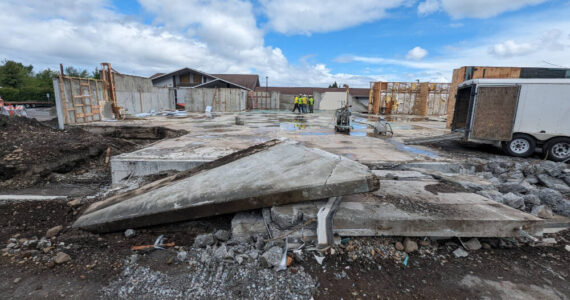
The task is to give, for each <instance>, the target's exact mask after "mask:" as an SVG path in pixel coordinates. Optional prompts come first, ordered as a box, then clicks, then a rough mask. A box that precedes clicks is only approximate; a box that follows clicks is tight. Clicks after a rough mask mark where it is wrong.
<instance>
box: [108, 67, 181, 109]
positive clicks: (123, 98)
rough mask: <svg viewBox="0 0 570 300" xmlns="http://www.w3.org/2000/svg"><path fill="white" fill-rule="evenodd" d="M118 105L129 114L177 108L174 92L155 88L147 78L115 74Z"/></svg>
mask: <svg viewBox="0 0 570 300" xmlns="http://www.w3.org/2000/svg"><path fill="white" fill-rule="evenodd" d="M114 77H115V91H116V95H117V104H118V105H119V106H120V107H123V108H124V109H125V111H126V113H127V114H138V113H143V112H151V111H153V110H154V111H163V110H172V109H175V108H176V105H175V103H174V94H173V91H171V90H169V89H168V88H161V87H155V86H153V85H152V80H150V79H148V78H145V77H138V76H131V75H122V74H115V76H114Z"/></svg>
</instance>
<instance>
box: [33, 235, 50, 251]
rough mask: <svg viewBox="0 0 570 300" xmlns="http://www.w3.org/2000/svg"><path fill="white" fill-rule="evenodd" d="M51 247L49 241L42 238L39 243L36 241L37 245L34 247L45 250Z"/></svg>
mask: <svg viewBox="0 0 570 300" xmlns="http://www.w3.org/2000/svg"><path fill="white" fill-rule="evenodd" d="M48 247H51V241H49V240H48V239H46V238H45V237H42V238H41V239H40V240H39V241H38V245H37V246H36V248H37V249H45V248H48Z"/></svg>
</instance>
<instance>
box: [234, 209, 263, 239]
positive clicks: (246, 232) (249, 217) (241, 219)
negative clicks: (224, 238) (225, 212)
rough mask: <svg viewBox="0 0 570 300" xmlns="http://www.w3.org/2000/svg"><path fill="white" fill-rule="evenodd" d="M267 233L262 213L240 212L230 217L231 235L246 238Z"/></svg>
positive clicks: (236, 237)
mask: <svg viewBox="0 0 570 300" xmlns="http://www.w3.org/2000/svg"><path fill="white" fill-rule="evenodd" d="M266 233H267V228H266V227H265V222H264V221H263V217H262V215H261V214H260V213H259V212H257V211H252V212H240V213H237V214H235V216H234V217H233V219H232V237H233V238H234V239H238V238H241V239H244V240H247V239H249V238H250V237H252V236H256V235H264V234H266Z"/></svg>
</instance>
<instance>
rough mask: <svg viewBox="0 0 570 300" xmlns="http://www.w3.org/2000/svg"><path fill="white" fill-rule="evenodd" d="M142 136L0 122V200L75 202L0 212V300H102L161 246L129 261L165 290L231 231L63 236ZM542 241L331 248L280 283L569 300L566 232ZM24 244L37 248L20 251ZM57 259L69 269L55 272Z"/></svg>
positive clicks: (221, 221)
mask: <svg viewBox="0 0 570 300" xmlns="http://www.w3.org/2000/svg"><path fill="white" fill-rule="evenodd" d="M158 131H160V130H158ZM141 134H142V135H147V134H148V132H143V133H136V132H132V131H121V132H113V133H109V134H106V135H105V136H103V135H99V134H94V133H92V132H88V131H85V130H82V129H78V128H74V129H69V130H66V131H63V132H62V131H56V130H54V129H52V128H50V127H49V126H46V125H44V124H43V123H40V122H37V121H34V120H29V119H21V118H17V119H15V122H14V121H10V122H9V121H8V120H6V119H5V117H3V116H0V135H1V137H2V139H1V140H0V158H1V159H0V174H2V175H1V178H0V191H2V193H4V194H6V193H13V194H26V193H30V194H32V193H33V194H45V195H57V194H58V193H61V194H64V195H69V196H71V199H73V198H76V199H81V203H79V204H78V203H74V202H69V200H68V201H41V202H40V201H26V202H18V203H9V204H6V203H4V204H0V228H1V229H0V249H3V250H2V252H1V253H0V278H2V279H3V280H0V299H44V298H45V299H62V298H65V299H100V298H108V294H105V293H104V292H103V290H105V289H106V288H107V289H108V287H109V286H115V285H112V283H116V282H117V281H119V280H121V279H124V270H125V268H126V265H127V264H128V261H129V260H131V259H132V256H133V254H135V251H133V250H131V246H134V245H150V244H153V243H154V241H155V240H156V238H157V237H158V236H159V235H164V237H165V239H166V240H165V242H173V243H175V245H176V247H173V248H167V249H165V250H151V251H146V252H139V253H138V257H139V259H138V265H140V266H142V267H145V268H149V269H150V270H152V271H157V272H161V273H162V274H166V275H168V276H172V278H175V277H180V276H187V275H188V274H187V273H188V272H192V271H191V270H189V269H188V268H187V267H188V266H187V265H184V264H183V263H179V262H177V261H176V257H177V253H178V250H179V249H182V248H180V247H183V248H184V249H188V248H191V246H192V244H193V243H194V239H195V237H196V236H197V235H198V234H202V233H212V232H214V231H216V230H218V229H226V230H227V229H230V222H231V217H232V216H231V215H228V216H220V217H215V218H206V219H201V220H198V221H191V222H184V223H178V224H169V225H163V226H156V227H151V228H146V229H140V230H137V234H136V236H135V237H132V238H126V237H125V236H124V234H123V233H122V232H119V233H109V234H92V233H88V232H84V231H81V230H77V229H73V228H71V225H72V224H73V222H74V221H75V220H76V219H77V218H78V216H80V215H81V213H82V211H84V210H85V209H86V208H87V206H88V204H90V203H92V202H94V201H97V200H99V198H97V197H94V196H92V195H95V194H98V193H99V192H100V191H102V190H106V189H108V188H109V186H110V174H109V173H110V172H109V166H108V164H106V163H105V159H106V156H107V155H106V151H107V149H108V148H110V149H111V150H110V151H111V155H116V154H118V153H121V152H126V151H133V150H135V149H138V148H139V147H141V145H143V144H145V143H149V142H152V139H147V138H145V139H142V140H141V139H137V136H140V135H141ZM151 136H152V135H151ZM164 137H166V138H167V137H168V136H164ZM433 147H435V148H440V149H444V150H445V151H450V152H453V153H454V154H455V155H457V156H459V157H464V158H469V157H477V156H478V155H481V152H483V155H484V156H494V155H501V154H500V153H499V151H497V150H496V149H494V148H486V146H478V147H474V148H461V146H460V145H458V144H456V143H450V142H448V143H443V144H439V145H433ZM478 153H479V154H478ZM155 179H156V178H155ZM426 188H428V189H430V191H431V192H433V193H438V192H448V191H449V190H454V191H456V190H460V188H459V187H457V186H455V185H451V184H449V183H443V184H438V185H432V186H428V187H426ZM60 225H61V226H62V228H63V229H62V230H61V232H60V233H59V234H57V235H56V236H54V237H52V238H51V239H44V241H43V243H47V242H49V246H47V245H44V247H37V246H35V244H36V243H39V242H42V241H41V239H42V237H44V236H45V235H46V232H47V231H48V230H49V229H51V228H53V227H55V226H60ZM547 237H552V238H554V239H555V240H556V244H554V245H547V246H545V245H534V244H519V243H517V242H514V241H511V240H500V239H487V240H485V239H482V240H481V241H482V242H485V243H486V244H488V245H489V248H488V249H480V250H477V251H472V252H469V254H468V256H467V257H459V258H458V257H455V256H454V254H453V251H455V250H456V249H457V248H458V247H459V246H460V244H461V241H460V240H458V239H450V240H438V241H432V242H429V243H427V244H426V245H420V249H419V250H420V251H415V252H412V253H410V254H407V255H406V254H405V253H404V255H406V256H407V260H405V258H404V256H402V255H400V254H398V255H396V256H393V255H385V254H384V253H383V252H382V251H381V250H379V248H382V247H383V246H386V245H389V246H390V247H393V245H394V243H395V242H396V241H400V242H402V241H403V238H357V239H350V241H349V242H348V243H347V244H346V245H345V244H341V245H340V246H338V247H336V248H335V253H334V254H331V253H330V252H329V253H328V254H327V255H326V258H325V260H324V262H323V264H322V265H321V264H319V263H317V261H316V260H315V259H313V258H312V256H306V259H305V260H304V261H302V262H301V261H295V262H294V263H293V264H292V265H291V267H290V268H289V269H288V270H287V271H285V272H289V273H291V274H294V273H296V272H299V270H300V269H303V270H305V271H306V272H307V273H308V274H309V275H310V276H311V277H312V278H313V279H315V280H316V282H317V288H316V291H314V292H312V294H313V298H314V299H410V298H413V299H458V298H461V299H465V298H502V299H512V298H517V299H540V298H543V299H569V298H570V285H569V284H568V282H569V276H570V269H569V268H568V266H570V252H569V251H568V250H566V249H565V247H566V246H567V245H570V231H568V230H566V231H564V232H560V233H558V234H554V235H547ZM38 240H39V242H38ZM30 241H35V242H34V244H32V245H31V246H23V245H25V244H26V243H28V244H30ZM416 241H418V242H420V241H419V240H418V239H416ZM420 244H421V243H420ZM10 245H12V246H10ZM14 245H17V246H14ZM364 245H366V246H364ZM8 247H12V248H11V249H12V250H10V251H9V249H8ZM14 247H15V248H14ZM14 249H16V250H14ZM375 249H376V250H375ZM372 250H373V251H372ZM59 252H64V253H66V254H68V255H69V258H70V260H69V261H68V262H64V263H61V264H56V263H54V257H55V256H56V255H57V254H58V253H59ZM399 253H403V252H399ZM404 262H405V263H404ZM132 280H136V279H132ZM229 280H231V279H229ZM160 284H164V285H165V286H168V284H169V283H168V281H165V282H162V283H160ZM283 288H286V287H283ZM127 298H128V297H127ZM131 298H133V297H131ZM143 298H144V297H143ZM146 298H153V297H152V296H151V295H149V296H147V297H146Z"/></svg>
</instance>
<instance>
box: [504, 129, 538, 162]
mask: <svg viewBox="0 0 570 300" xmlns="http://www.w3.org/2000/svg"><path fill="white" fill-rule="evenodd" d="M535 148H536V141H535V140H534V138H532V137H531V136H529V135H526V134H520V133H518V134H517V133H515V134H514V135H513V139H512V140H510V141H508V142H503V151H505V152H506V153H507V154H509V155H511V156H517V157H529V156H531V155H532V154H533V153H534V149H535Z"/></svg>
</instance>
